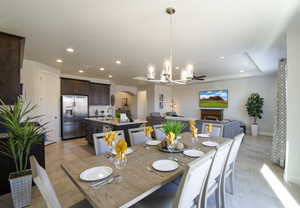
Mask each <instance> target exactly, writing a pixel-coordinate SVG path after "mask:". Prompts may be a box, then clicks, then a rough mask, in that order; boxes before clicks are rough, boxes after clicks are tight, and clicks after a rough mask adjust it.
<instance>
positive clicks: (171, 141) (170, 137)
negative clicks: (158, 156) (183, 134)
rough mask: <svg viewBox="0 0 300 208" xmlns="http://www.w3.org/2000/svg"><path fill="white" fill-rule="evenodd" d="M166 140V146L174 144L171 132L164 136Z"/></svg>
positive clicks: (173, 136)
mask: <svg viewBox="0 0 300 208" xmlns="http://www.w3.org/2000/svg"><path fill="white" fill-rule="evenodd" d="M166 140H167V144H168V145H171V144H173V143H174V140H175V134H174V133H173V132H169V133H168V134H167V135H166Z"/></svg>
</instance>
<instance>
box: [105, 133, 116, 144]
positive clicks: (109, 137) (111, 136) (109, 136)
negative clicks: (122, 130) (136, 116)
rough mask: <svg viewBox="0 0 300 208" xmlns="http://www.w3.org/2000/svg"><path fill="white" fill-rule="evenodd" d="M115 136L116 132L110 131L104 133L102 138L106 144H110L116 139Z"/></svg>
mask: <svg viewBox="0 0 300 208" xmlns="http://www.w3.org/2000/svg"><path fill="white" fill-rule="evenodd" d="M117 136H118V133H116V132H113V131H110V132H108V133H107V134H106V135H105V137H104V138H103V140H104V141H105V142H106V143H107V145H108V146H112V142H113V141H114V140H115V139H116V137H117Z"/></svg>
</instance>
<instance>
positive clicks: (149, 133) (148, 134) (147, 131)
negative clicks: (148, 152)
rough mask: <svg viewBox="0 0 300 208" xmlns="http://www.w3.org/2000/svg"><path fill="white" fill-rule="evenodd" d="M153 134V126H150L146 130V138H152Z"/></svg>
mask: <svg viewBox="0 0 300 208" xmlns="http://www.w3.org/2000/svg"><path fill="white" fill-rule="evenodd" d="M152 132H153V128H152V127H151V126H148V127H146V128H145V129H144V133H145V136H147V137H150V136H151V133H152Z"/></svg>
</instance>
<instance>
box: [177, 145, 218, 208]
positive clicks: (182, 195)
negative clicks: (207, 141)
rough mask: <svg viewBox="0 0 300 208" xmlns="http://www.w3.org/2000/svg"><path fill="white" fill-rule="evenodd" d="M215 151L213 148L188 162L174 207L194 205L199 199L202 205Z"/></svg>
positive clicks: (182, 207) (180, 207)
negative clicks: (203, 193)
mask: <svg viewBox="0 0 300 208" xmlns="http://www.w3.org/2000/svg"><path fill="white" fill-rule="evenodd" d="M215 153H216V151H215V150H212V151H210V152H209V153H207V154H206V155H205V156H204V157H202V158H199V159H196V160H194V161H192V162H191V163H189V164H188V168H187V170H186V171H185V173H184V175H183V177H182V179H181V182H180V185H179V188H178V191H177V193H176V198H175V202H174V206H173V207H178V208H185V207H192V205H193V204H195V202H196V200H198V203H197V207H200V202H201V197H202V192H203V189H204V186H205V181H206V179H207V175H208V171H209V169H210V167H211V164H212V160H213V157H214V154H215ZM198 196H200V199H198Z"/></svg>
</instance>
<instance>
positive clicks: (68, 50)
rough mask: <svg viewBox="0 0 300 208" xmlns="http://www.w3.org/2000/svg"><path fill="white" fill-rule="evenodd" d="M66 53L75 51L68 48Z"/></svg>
mask: <svg viewBox="0 0 300 208" xmlns="http://www.w3.org/2000/svg"><path fill="white" fill-rule="evenodd" d="M66 51H67V52H69V53H74V49H73V48H67V49H66Z"/></svg>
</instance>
